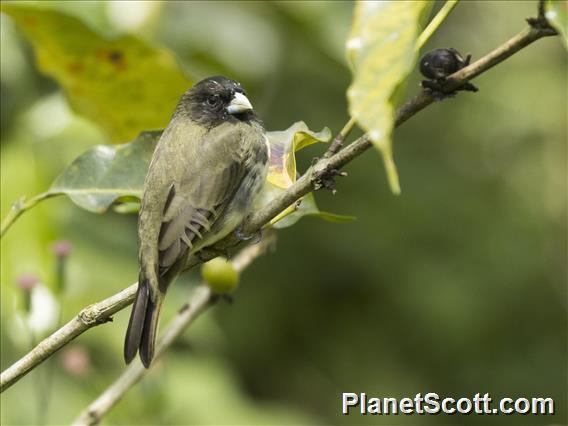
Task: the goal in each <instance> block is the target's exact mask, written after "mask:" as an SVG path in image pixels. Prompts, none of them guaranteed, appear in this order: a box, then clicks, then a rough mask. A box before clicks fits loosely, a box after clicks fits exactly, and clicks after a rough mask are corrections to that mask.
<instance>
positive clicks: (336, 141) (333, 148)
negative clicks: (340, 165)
mask: <svg viewBox="0 0 568 426" xmlns="http://www.w3.org/2000/svg"><path fill="white" fill-rule="evenodd" d="M356 123H357V121H356V120H355V119H354V118H353V117H351V118H349V121H348V122H347V123H345V126H343V129H341V130H340V131H339V133H338V134H337V136H335V138H333V141H332V142H331V145H329V149H328V150H327V151H326V153H325V154H324V158H329V157H331V156H332V155H333V154H335V153H337V152H338V151H339V150H340V149H341V147H342V146H343V142H344V141H345V138H347V136H349V133H351V130H353V127H354V126H355V124H356Z"/></svg>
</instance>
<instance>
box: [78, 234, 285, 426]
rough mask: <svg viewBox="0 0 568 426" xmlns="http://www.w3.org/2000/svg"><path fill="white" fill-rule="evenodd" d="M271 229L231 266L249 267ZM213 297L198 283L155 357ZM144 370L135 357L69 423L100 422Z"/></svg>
mask: <svg viewBox="0 0 568 426" xmlns="http://www.w3.org/2000/svg"><path fill="white" fill-rule="evenodd" d="M275 236H276V233H275V232H271V233H269V234H268V235H266V236H265V237H264V238H263V239H262V241H261V242H260V243H259V244H255V245H252V246H248V247H246V248H245V249H243V250H242V251H241V252H240V253H239V254H238V255H237V256H235V258H234V259H233V260H232V261H231V263H232V264H233V267H234V268H235V269H236V270H237V271H238V272H242V271H243V270H244V269H245V268H246V267H247V266H249V265H250V264H251V263H252V261H253V260H254V259H256V258H257V257H258V256H260V255H261V254H263V253H264V252H265V251H266V250H267V249H268V248H269V247H270V246H272V245H273V244H274V242H275ZM216 299H217V297H216V296H215V294H213V293H212V292H211V289H210V288H209V286H208V285H207V284H205V283H202V284H201V285H199V286H198V287H197V289H196V290H195V292H194V293H193V294H192V296H191V297H190V299H189V300H188V302H187V303H186V304H185V305H184V306H183V307H182V308H181V309H180V310H179V311H178V313H177V315H176V316H175V317H174V318H173V319H172V320H171V321H170V322H169V324H168V325H167V326H166V327H165V328H164V329H163V330H162V331H161V334H160V339H159V341H158V344H157V347H156V354H155V357H154V362H153V363H152V365H151V366H150V368H152V366H153V365H154V363H155V360H156V359H158V358H160V357H161V356H162V355H163V354H164V353H165V352H166V350H167V349H168V348H169V347H170V346H171V345H172V343H173V342H174V341H175V340H176V339H177V338H178V337H179V336H180V335H181V334H182V333H183V332H184V331H185V329H186V328H187V327H188V326H189V325H190V324H191V323H192V322H193V321H194V320H195V319H196V318H197V317H198V316H199V315H200V314H201V313H203V312H204V311H205V310H206V309H207V308H208V307H209V306H211V305H212V304H213V303H214V302H215V301H216ZM147 372H148V369H146V368H144V366H143V365H142V363H141V362H140V359H138V358H136V359H135V360H134V361H133V362H132V364H131V365H129V366H128V367H127V368H126V370H125V371H124V373H122V374H121V375H120V376H119V378H118V379H116V381H115V382H114V383H113V384H112V385H111V386H109V387H108V388H107V389H106V390H105V391H104V392H103V393H102V394H101V395H100V396H99V397H98V398H97V399H95V400H94V401H93V402H92V403H91V404H90V405H89V406H88V407H87V408H85V409H84V410H83V411H82V412H81V414H80V415H79V417H77V419H75V421H74V422H73V424H74V425H95V424H97V423H99V422H100V421H101V419H102V418H103V416H104V415H105V414H106V413H108V412H109V411H110V409H111V408H112V407H114V406H115V405H116V404H117V403H118V402H119V401H120V400H121V399H122V397H123V396H124V395H125V394H126V392H127V391H128V390H129V389H130V388H131V387H132V386H134V385H135V384H136V383H138V381H140V379H141V378H142V377H143V376H144V375H145V374H146V373H147Z"/></svg>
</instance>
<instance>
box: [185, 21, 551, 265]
mask: <svg viewBox="0 0 568 426" xmlns="http://www.w3.org/2000/svg"><path fill="white" fill-rule="evenodd" d="M552 35H556V31H555V30H554V29H552V28H551V27H549V26H540V25H535V26H529V27H527V28H525V29H524V30H522V31H521V32H520V33H518V34H517V35H516V36H514V37H513V38H511V39H510V40H508V41H507V42H505V43H504V44H503V45H501V46H499V47H498V48H496V49H495V50H493V51H492V52H490V53H488V54H487V55H485V56H484V57H482V58H480V59H479V60H477V61H475V62H474V63H472V64H471V65H469V66H467V67H465V68H462V69H461V70H460V71H458V72H456V73H454V74H452V75H450V76H449V77H448V78H447V81H446V84H445V86H444V87H443V89H444V91H447V92H452V91H454V90H455V89H457V88H459V87H460V86H462V85H463V84H465V83H466V82H468V81H469V80H471V79H473V78H475V77H477V76H478V75H480V74H482V73H483V72H485V71H487V70H488V69H490V68H491V67H493V66H495V65H496V64H498V63H500V62H503V61H504V60H505V59H507V58H508V57H510V56H511V55H513V54H514V53H516V52H518V51H519V50H521V49H522V48H524V47H526V46H528V45H529V44H531V43H533V42H534V41H536V40H538V39H539V38H542V37H547V36H552ZM434 101H435V99H434V98H433V97H432V96H431V95H430V93H429V92H428V91H426V90H421V91H420V93H418V95H416V96H415V97H414V98H413V99H411V100H410V101H408V102H406V103H405V104H404V105H402V106H401V107H400V108H398V110H397V111H396V117H395V125H394V127H398V126H400V125H401V124H403V123H404V122H406V121H407V120H408V119H409V118H410V117H412V116H413V115H415V114H416V113H418V112H419V111H421V110H423V109H424V108H426V107H427V106H428V105H430V104H431V103H432V102H434ZM371 146H372V144H371V142H370V140H369V138H368V137H367V135H363V136H361V137H360V138H359V139H357V140H356V141H355V142H353V143H351V144H350V145H348V146H347V147H345V148H343V149H342V150H340V151H339V152H337V153H335V154H334V155H332V156H331V157H329V158H325V157H324V158H322V159H320V160H319V161H317V162H316V163H315V164H314V165H312V166H311V167H310V168H309V169H308V171H307V172H306V173H304V174H303V175H302V176H301V177H300V178H299V179H298V180H297V181H296V182H295V183H294V184H293V185H292V186H290V187H289V188H288V189H287V190H286V191H284V192H283V193H282V194H280V195H279V196H278V197H276V198H274V199H273V200H272V201H271V203H270V204H268V205H266V206H264V207H263V208H262V209H260V210H259V211H257V212H256V213H254V214H252V215H251V216H250V218H249V219H248V220H247V221H246V222H245V223H244V224H243V233H244V234H245V235H252V234H254V233H255V232H256V231H257V230H259V229H261V228H262V227H263V226H264V225H265V224H267V223H268V222H269V221H270V220H271V219H272V218H273V217H275V216H276V215H277V214H278V213H280V212H281V211H282V210H284V209H286V208H287V207H288V206H290V205H291V204H292V203H294V202H295V201H296V200H298V199H300V198H301V197H303V196H304V195H306V194H307V193H309V192H311V191H313V190H314V187H317V186H318V185H317V184H318V182H320V181H321V180H322V179H324V178H325V177H326V175H329V173H330V172H332V171H333V170H338V169H340V168H342V167H343V166H345V165H346V164H347V163H349V162H350V161H352V160H354V159H355V158H357V157H358V156H359V155H361V154H362V153H363V152H365V151H366V150H367V149H369V148H370V147H371ZM238 242H239V241H238V239H237V238H236V236H235V235H232V234H231V235H229V236H227V237H226V238H224V239H223V240H221V241H220V242H218V243H217V244H215V247H214V248H213V249H212V250H211V252H209V250H203V252H202V254H201V256H200V258H199V259H196V258H193V259H190V261H189V262H188V264H187V265H186V268H191V267H193V266H195V265H196V264H197V263H201V262H202V261H207V260H209V259H211V258H213V257H215V256H216V255H217V254H216V253H218V252H219V250H226V249H227V248H230V247H233V246H235V245H236V244H238Z"/></svg>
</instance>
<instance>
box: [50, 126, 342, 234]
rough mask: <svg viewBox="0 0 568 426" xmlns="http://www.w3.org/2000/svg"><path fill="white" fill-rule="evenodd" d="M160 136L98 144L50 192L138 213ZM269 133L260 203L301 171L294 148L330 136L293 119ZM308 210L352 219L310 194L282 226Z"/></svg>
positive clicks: (97, 207) (89, 206)
mask: <svg viewBox="0 0 568 426" xmlns="http://www.w3.org/2000/svg"><path fill="white" fill-rule="evenodd" d="M160 135H161V131H154V132H144V133H141V134H140V135H139V136H138V137H137V138H136V139H134V140H133V141H132V142H130V143H126V144H120V145H98V146H95V147H93V148H91V149H89V150H87V151H85V152H84V153H83V154H81V155H80V156H79V157H77V158H76V159H75V160H74V161H73V162H72V163H71V164H70V165H69V166H68V167H67V168H66V169H65V170H64V171H63V173H61V175H59V177H57V179H56V180H55V182H53V184H52V185H51V187H50V189H49V191H48V192H47V193H46V194H47V195H48V196H53V195H58V194H62V195H67V196H68V197H69V198H70V199H71V200H72V201H73V202H74V203H75V204H77V205H78V206H79V207H82V208H84V209H86V210H89V211H91V212H95V213H103V212H105V211H107V210H108V208H109V207H111V206H114V207H113V208H114V210H115V211H117V212H119V213H136V212H138V210H139V208H140V198H141V196H142V190H143V187H144V178H145V177H146V172H147V170H148V167H149V165H150V160H151V158H152V153H153V152H154V148H155V147H156V144H157V142H158V139H159V137H160ZM267 136H268V140H269V144H270V148H271V155H270V165H269V169H270V173H269V177H268V178H267V181H266V184H265V188H264V189H263V192H262V194H261V196H260V200H259V203H258V207H262V206H263V205H265V204H267V203H269V202H270V201H272V200H273V199H274V197H276V196H277V195H279V194H280V193H281V192H282V191H284V190H285V189H286V188H288V187H289V186H290V185H292V184H293V182H294V181H295V180H296V179H295V178H294V179H292V178H291V176H293V175H294V176H295V175H296V174H297V172H296V159H295V155H294V152H295V151H298V150H300V149H302V148H304V147H306V146H308V145H311V144H313V143H316V142H327V141H329V140H330V139H331V133H330V131H329V129H327V128H324V129H323V130H322V131H321V132H312V131H311V130H309V128H308V127H307V126H306V124H305V123H303V122H298V123H294V124H293V125H292V126H291V127H290V128H288V129H287V130H284V131H277V132H267ZM291 167H293V168H291ZM272 179H273V180H274V181H275V182H276V184H275V183H273V182H272V181H271V180H272ZM306 215H309V216H319V217H321V218H323V219H325V220H328V221H333V222H344V221H348V220H352V218H351V217H347V216H339V215H334V214H332V213H326V212H320V211H319V209H318V208H317V206H316V204H315V200H314V198H313V195H312V194H308V195H307V196H305V197H304V198H302V202H301V204H300V207H299V208H297V209H296V208H295V207H294V206H290V207H289V208H288V209H287V210H286V212H285V213H283V214H282V215H281V216H279V218H284V217H286V219H287V221H283V223H282V224H280V223H279V224H278V227H279V228H283V227H286V226H290V225H292V224H294V223H296V222H297V221H298V220H299V219H300V218H301V217H303V216H306ZM276 222H277V220H275V221H274V223H276Z"/></svg>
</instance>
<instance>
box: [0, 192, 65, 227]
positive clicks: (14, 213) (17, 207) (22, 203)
mask: <svg viewBox="0 0 568 426" xmlns="http://www.w3.org/2000/svg"><path fill="white" fill-rule="evenodd" d="M56 195H58V194H54V193H51V192H42V193H41V194H38V195H36V196H35V197H32V198H30V199H29V200H26V197H22V198H20V199H19V200H18V201H16V202H15V203H14V204H12V206H11V207H10V211H9V212H8V214H7V215H6V217H5V218H4V220H3V221H2V225H1V226H0V237H2V236H4V234H5V233H6V231H7V230H8V228H10V226H12V224H13V223H14V222H15V221H16V219H17V218H18V217H20V215H21V214H22V213H24V212H25V211H26V210H29V209H31V208H32V207H33V206H35V205H36V204H37V203H39V202H40V201H43V200H46V199H48V198H51V197H55V196H56Z"/></svg>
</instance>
